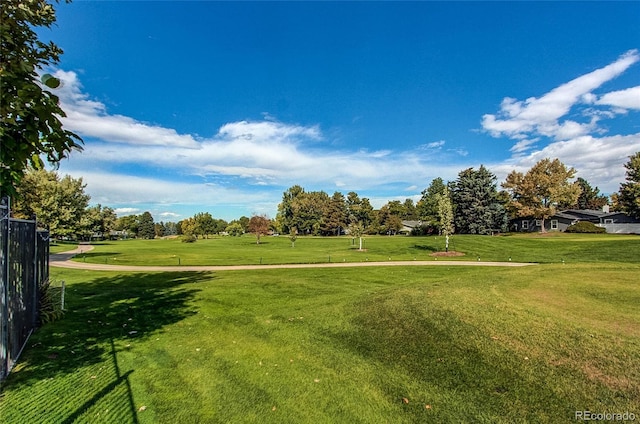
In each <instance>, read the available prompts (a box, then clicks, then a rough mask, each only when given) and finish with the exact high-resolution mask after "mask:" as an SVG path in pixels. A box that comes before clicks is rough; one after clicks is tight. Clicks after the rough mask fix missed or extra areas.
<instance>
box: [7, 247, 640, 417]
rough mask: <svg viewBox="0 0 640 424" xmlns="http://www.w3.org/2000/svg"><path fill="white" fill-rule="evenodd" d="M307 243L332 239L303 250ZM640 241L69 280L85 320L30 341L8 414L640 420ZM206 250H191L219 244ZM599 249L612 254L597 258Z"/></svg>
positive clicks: (73, 275) (74, 306) (64, 274)
mask: <svg viewBox="0 0 640 424" xmlns="http://www.w3.org/2000/svg"><path fill="white" fill-rule="evenodd" d="M391 239H392V240H394V241H393V242H390V241H387V242H386V243H387V246H389V244H388V243H395V242H396V241H395V240H396V238H391ZM397 239H398V240H403V243H404V240H410V241H411V242H412V243H414V245H416V244H417V245H420V246H427V245H428V244H427V243H429V242H431V239H429V238H427V239H408V238H397ZM474 239H477V240H474ZM307 240H314V241H315V239H302V240H300V241H299V242H298V243H300V244H298V243H296V244H297V246H296V248H295V249H298V248H299V247H301V246H302V243H301V242H304V241H307ZM345 240H346V239H345ZM387 240H389V239H388V238H387ZM460 240H462V237H460ZM496 240H499V241H496ZM637 240H638V238H637V237H636V238H633V237H620V238H615V237H612V236H607V237H605V238H594V237H593V236H585V237H577V238H573V237H547V238H535V237H528V238H527V237H522V238H521V237H519V236H518V237H502V238H498V237H494V238H491V237H475V238H474V237H469V238H468V239H467V240H466V241H465V243H468V244H465V246H474V248H475V249H479V246H483V245H484V244H485V243H486V244H489V246H488V247H486V250H482V251H480V250H478V251H479V252H484V253H487V256H488V252H490V251H491V250H492V249H495V248H496V247H495V246H497V245H495V244H492V243H507V242H510V241H514V243H522V244H517V245H516V247H517V249H515V251H518V250H520V251H524V252H525V253H527V255H530V254H532V253H535V254H537V255H539V257H546V258H551V257H554V252H546V253H545V252H544V250H545V249H546V250H550V249H554V247H553V246H560V247H558V248H557V249H560V248H561V249H564V251H566V252H573V253H571V254H572V255H575V256H571V255H569V254H567V256H566V257H567V258H568V259H569V258H572V257H573V258H576V259H577V258H580V257H582V258H583V261H582V262H581V263H573V262H572V261H571V260H567V261H566V264H565V265H563V264H561V263H555V264H554V263H548V264H542V265H540V266H535V267H525V268H483V267H477V268H475V267H451V268H447V267H433V268H429V267H406V268H402V267H378V268H366V269H362V268H346V269H319V268H318V269H296V270H261V271H227V272H216V273H194V272H176V273H120V272H118V273H109V272H89V271H79V270H62V269H55V268H52V275H53V276H54V277H55V278H56V279H57V280H58V281H60V280H65V281H66V282H67V285H68V286H67V287H68V290H67V301H68V311H67V312H66V314H65V316H64V318H63V319H62V320H60V321H57V322H54V323H52V324H48V325H46V326H44V327H43V328H41V329H40V330H39V331H38V332H36V333H35V334H34V335H33V336H32V338H31V339H30V342H29V346H28V348H27V349H26V350H25V352H24V353H23V355H22V357H21V361H20V363H19V364H18V365H17V367H16V369H15V370H14V371H13V373H12V374H11V375H10V377H9V379H8V380H7V381H6V383H5V385H4V387H3V392H2V398H1V399H0V417H2V419H3V422H8V423H26V422H38V423H71V422H87V423H89V422H90V423H95V422H105V423H198V422H200V423H314V424H315V423H380V422H389V423H391V422H393V423H415V422H438V423H449V422H450V423H460V422H486V423H495V422H504V423H513V422H536V423H538V422H549V423H555V422H569V421H574V417H575V411H577V410H589V411H592V412H625V411H629V412H633V413H635V414H636V417H640V308H639V307H638V305H640V283H639V281H638V275H640V261H638V260H637V258H636V259H635V260H629V259H628V258H629V257H635V256H634V255H637V252H638V250H636V251H635V252H633V253H632V254H630V253H626V252H622V251H616V249H618V248H619V247H617V246H623V247H625V246H626V249H630V248H631V247H633V243H636V242H637ZM246 241H249V239H247V240H246ZM269 241H271V239H270V240H269ZM343 241H344V240H343ZM160 242H164V241H160ZM210 242H211V243H214V242H215V240H212V241H210ZM529 242H532V243H533V244H534V247H531V245H528V244H527V243H529ZM154 243H155V242H147V244H149V245H153V244H154ZM198 243H200V244H198ZM198 243H196V244H194V245H190V246H196V247H197V246H198V245H199V246H207V243H208V242H206V241H205V242H204V243H201V241H198ZM274 243H276V242H275V241H274ZM397 243H400V241H397ZM537 243H541V244H542V245H543V246H546V248H543V247H538V246H537ZM594 243H595V245H594ZM599 243H600V244H599ZM627 243H629V244H627ZM135 244H138V245H139V246H142V245H144V243H142V242H131V246H134V245H135ZM158 244H159V243H158ZM124 245H125V243H123V244H121V245H118V246H124ZM167 245H169V244H167ZM461 245H462V241H461V242H460V245H459V246H461ZM109 246H111V245H104V247H105V248H108V247H109ZM266 246H267V245H266V244H265V245H264V246H262V247H266ZM400 246H402V245H400ZM406 246H409V245H406ZM459 246H456V249H457V250H461V249H460V247H459ZM507 246H508V245H507V244H505V245H504V247H505V248H506V247H507ZM584 246H590V249H594V246H595V247H597V248H596V249H594V251H593V255H591V256H584V254H585V252H586V251H585V250H584V249H586V248H585V247H584ZM613 246H616V247H613ZM387 248H388V249H392V248H391V247H387ZM409 248H410V247H409ZM185 249H186V247H185ZM248 249H249V247H248ZM407 249H408V248H407ZM301 250H303V249H301ZM371 250H373V249H371ZM371 250H370V252H371ZM425 250H428V249H425ZM606 250H612V251H610V252H606ZM563 253H564V252H563ZM545 255H546V256H545ZM581 255H582V256H581ZM122 256H123V257H124V256H125V253H123V255H122ZM515 256H516V254H514V259H513V260H518V259H516V258H515ZM590 257H594V258H595V259H594V261H595V262H588V261H589V258H590ZM489 259H491V258H489V257H488V258H487V260H489ZM549 262H552V261H550V260H549ZM142 263H144V262H142Z"/></svg>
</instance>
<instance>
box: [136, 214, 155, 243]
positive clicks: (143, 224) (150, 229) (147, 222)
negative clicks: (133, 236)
mask: <svg viewBox="0 0 640 424" xmlns="http://www.w3.org/2000/svg"><path fill="white" fill-rule="evenodd" d="M155 236H156V228H155V224H154V222H153V217H152V216H151V213H149V212H144V213H143V214H142V215H141V216H140V225H139V226H138V237H140V238H143V239H152V238H154V237H155Z"/></svg>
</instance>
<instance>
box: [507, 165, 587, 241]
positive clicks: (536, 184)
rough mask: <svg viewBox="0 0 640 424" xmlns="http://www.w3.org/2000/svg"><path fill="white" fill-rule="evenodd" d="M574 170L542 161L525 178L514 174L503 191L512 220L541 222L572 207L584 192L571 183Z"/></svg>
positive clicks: (508, 177) (521, 174)
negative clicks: (533, 219) (564, 208)
mask: <svg viewBox="0 0 640 424" xmlns="http://www.w3.org/2000/svg"><path fill="white" fill-rule="evenodd" d="M575 174H576V170H575V169H574V168H567V166H566V165H565V164H563V163H562V162H560V160H559V159H554V160H551V159H543V160H541V161H539V162H538V163H536V164H535V165H534V166H533V167H532V168H531V169H530V170H529V171H527V173H526V174H523V173H521V172H517V171H513V172H511V173H510V174H509V175H507V178H506V181H505V182H504V183H502V188H504V189H506V191H507V193H509V196H510V199H509V201H508V203H507V209H508V210H509V211H510V212H511V213H512V215H513V216H518V217H534V218H536V219H539V220H541V221H542V225H541V228H542V231H543V232H544V231H545V228H544V220H545V219H548V218H550V217H551V215H553V214H555V213H556V211H557V209H558V208H563V207H571V206H572V205H575V204H576V203H577V201H578V197H579V196H580V193H581V192H582V189H581V188H580V185H579V184H577V183H575V182H572V181H571V179H572V178H573V177H574V176H575Z"/></svg>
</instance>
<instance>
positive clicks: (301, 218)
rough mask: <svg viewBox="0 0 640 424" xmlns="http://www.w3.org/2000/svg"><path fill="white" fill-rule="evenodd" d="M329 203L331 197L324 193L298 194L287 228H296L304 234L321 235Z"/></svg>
mask: <svg viewBox="0 0 640 424" xmlns="http://www.w3.org/2000/svg"><path fill="white" fill-rule="evenodd" d="M328 203H329V195H327V193H325V192H324V191H312V192H308V193H304V192H303V193H300V194H298V195H297V196H296V197H295V198H294V199H293V201H292V203H291V212H292V218H291V220H290V222H289V226H288V227H287V228H291V227H296V228H297V229H298V231H299V232H302V233H303V234H314V235H318V234H320V232H321V229H322V228H323V225H324V220H323V219H324V216H325V211H326V210H327V205H328Z"/></svg>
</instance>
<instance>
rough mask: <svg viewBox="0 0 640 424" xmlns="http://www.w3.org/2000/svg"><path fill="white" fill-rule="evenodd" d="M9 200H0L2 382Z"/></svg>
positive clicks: (5, 363) (6, 323)
mask: <svg viewBox="0 0 640 424" xmlns="http://www.w3.org/2000/svg"><path fill="white" fill-rule="evenodd" d="M9 202H10V201H9V198H8V197H2V198H0V277H1V278H0V291H1V293H0V299H1V301H0V303H1V304H0V319H1V320H2V322H1V323H0V324H1V325H0V380H4V378H5V377H6V376H7V373H8V369H9V294H8V291H9V287H8V286H9V231H10V229H11V225H9V211H10V209H9V206H10V203H9Z"/></svg>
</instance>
